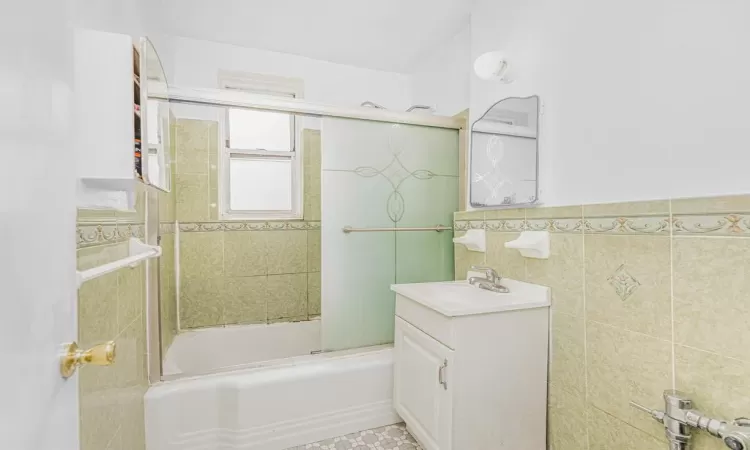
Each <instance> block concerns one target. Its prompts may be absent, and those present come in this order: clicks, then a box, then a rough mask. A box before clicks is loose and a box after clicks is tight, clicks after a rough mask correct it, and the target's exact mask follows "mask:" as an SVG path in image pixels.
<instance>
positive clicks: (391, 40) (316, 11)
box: [160, 0, 473, 73]
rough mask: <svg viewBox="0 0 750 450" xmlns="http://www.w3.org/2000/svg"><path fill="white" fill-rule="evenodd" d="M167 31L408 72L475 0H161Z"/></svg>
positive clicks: (459, 23) (460, 22)
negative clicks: (414, 62) (417, 58)
mask: <svg viewBox="0 0 750 450" xmlns="http://www.w3.org/2000/svg"><path fill="white" fill-rule="evenodd" d="M162 1H163V4H162V7H163V8H164V10H163V12H164V13H165V16H166V18H168V19H165V20H163V21H162V23H161V24H160V25H161V27H162V28H163V30H164V31H165V32H166V33H168V34H173V35H178V36H184V37H189V38H194V39H202V40H209V41H217V42H224V43H228V44H234V45H239V46H243V47H252V48H258V49H264V50H272V51H276V52H282V53H291V54H294V55H300V56H306V57H309V58H314V59H320V60H324V61H330V62H335V63H340V64H347V65H352V66H356V67H364V68H370V69H378V70H386V71H392V72H400V73H409V72H410V68H411V66H410V63H411V62H412V61H413V60H414V59H415V57H417V56H418V55H420V54H421V53H423V52H427V51H429V50H430V49H431V48H432V47H433V46H435V45H437V44H440V43H442V42H444V41H445V40H447V39H449V38H450V37H452V36H454V35H455V34H457V33H458V32H459V31H461V30H462V29H463V28H464V27H465V26H467V25H468V23H469V11H470V9H471V5H472V3H473V0H273V1H272V0H162Z"/></svg>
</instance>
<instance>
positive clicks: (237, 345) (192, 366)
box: [164, 319, 321, 377]
mask: <svg viewBox="0 0 750 450" xmlns="http://www.w3.org/2000/svg"><path fill="white" fill-rule="evenodd" d="M320 342H321V341H320V319H314V320H308V321H304V322H283V323H274V324H269V325H266V324H259V325H236V326H228V327H217V328H205V329H199V330H194V331H187V332H183V333H180V334H178V335H177V337H175V340H174V342H173V343H172V345H171V346H170V347H169V350H168V351H167V356H166V358H165V359H164V375H166V376H168V377H173V376H174V375H180V374H187V375H200V374H207V373H213V372H216V371H217V370H221V369H226V368H231V367H241V366H245V367H247V366H248V365H252V364H253V363H259V362H263V361H271V360H277V359H284V358H290V357H293V356H303V355H309V354H310V353H312V352H316V351H318V350H320Z"/></svg>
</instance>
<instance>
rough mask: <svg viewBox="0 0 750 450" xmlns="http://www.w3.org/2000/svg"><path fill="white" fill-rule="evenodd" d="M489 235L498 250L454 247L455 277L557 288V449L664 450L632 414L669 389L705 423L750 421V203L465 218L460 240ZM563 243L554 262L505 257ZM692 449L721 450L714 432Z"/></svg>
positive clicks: (552, 429)
mask: <svg viewBox="0 0 750 450" xmlns="http://www.w3.org/2000/svg"><path fill="white" fill-rule="evenodd" d="M471 228H484V229H485V230H487V253H486V254H484V253H475V252H468V251H467V250H466V248H465V247H463V246H459V245H457V246H456V248H455V259H456V277H457V278H465V275H466V271H467V269H468V268H469V266H470V265H472V264H486V265H489V266H492V267H493V268H495V269H496V270H497V271H498V272H499V273H500V274H501V275H503V276H505V277H509V278H515V279H519V280H524V281H529V282H533V283H539V284H544V285H547V286H550V287H551V288H552V296H553V303H552V312H551V314H552V320H551V335H552V345H551V349H550V355H551V356H550V376H549V430H548V431H549V441H548V442H549V447H550V448H551V449H554V450H582V449H590V450H595V449H596V450H598V449H609V448H621V449H630V450H651V449H653V450H659V449H663V448H666V447H665V446H666V440H665V438H664V431H663V428H662V427H661V426H660V425H659V424H657V423H656V422H654V421H653V419H651V418H650V417H648V416H647V415H645V414H643V413H640V412H638V411H637V410H635V409H633V408H631V407H630V406H629V405H628V402H629V401H631V400H633V401H636V402H638V403H641V404H644V405H648V406H650V407H653V408H659V409H661V408H663V401H662V398H661V394H662V391H663V390H665V389H672V388H676V389H680V390H682V391H685V392H687V393H689V394H690V395H691V396H692V398H693V399H694V401H695V404H696V406H697V407H698V408H699V409H701V410H702V411H704V412H706V413H707V414H710V415H714V416H716V417H721V418H725V419H732V418H735V417H739V416H747V415H748V414H750V396H748V395H747V393H748V392H750V351H749V350H748V349H750V332H749V331H748V325H747V324H748V323H750V301H748V299H750V196H732V197H719V198H698V199H679V200H671V201H669V200H665V201H652V202H637V203H620V204H606V205H583V206H574V207H560V208H544V207H540V208H533V209H515V210H487V211H471V212H460V213H456V215H455V229H456V235H457V236H460V235H461V234H462V233H464V232H465V231H466V230H467V229H471ZM523 230H547V231H549V232H550V233H551V256H550V258H549V259H548V260H536V259H526V258H523V257H521V256H520V254H519V253H518V251H516V250H510V249H506V248H505V247H504V245H503V244H504V243H505V242H507V241H509V240H513V239H515V238H516V237H517V236H518V233H519V232H520V231H523ZM693 448H694V450H719V449H721V448H724V446H723V444H722V443H721V441H720V440H718V439H715V438H712V437H710V436H708V435H706V434H704V433H698V434H696V436H695V439H694V447H693Z"/></svg>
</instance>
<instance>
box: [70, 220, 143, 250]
mask: <svg viewBox="0 0 750 450" xmlns="http://www.w3.org/2000/svg"><path fill="white" fill-rule="evenodd" d="M145 236H146V232H145V226H144V224H142V223H125V224H116V223H100V224H93V223H79V224H78V226H77V227H76V248H85V247H93V246H95V245H104V244H117V243H119V242H124V241H126V240H128V239H130V238H131V237H137V238H139V239H143V238H144V237H145Z"/></svg>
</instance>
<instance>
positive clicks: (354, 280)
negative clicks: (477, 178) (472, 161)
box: [322, 118, 458, 350]
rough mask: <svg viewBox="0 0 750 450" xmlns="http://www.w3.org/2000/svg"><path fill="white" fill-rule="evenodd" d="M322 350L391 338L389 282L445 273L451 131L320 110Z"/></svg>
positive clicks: (453, 180) (453, 163)
mask: <svg viewBox="0 0 750 450" xmlns="http://www.w3.org/2000/svg"><path fill="white" fill-rule="evenodd" d="M322 151H323V155H322V217H323V223H324V224H325V226H324V227H323V230H322V262H323V263H322V267H323V273H322V326H323V328H322V338H323V349H324V350H339V349H345V348H355V347H362V346H368V345H376V344H386V343H390V342H393V325H394V304H395V295H394V293H393V292H392V291H391V290H390V285H391V284H393V283H410V282H422V281H447V280H451V279H453V245H452V240H451V239H452V232H450V231H443V232H440V233H438V232H436V231H374V232H352V233H344V232H343V231H342V229H343V228H344V227H354V228H362V229H368V228H386V229H388V228H392V229H398V228H410V227H435V226H437V225H443V226H450V224H451V223H452V215H453V212H454V211H456V209H457V208H458V132H457V131H456V130H445V129H439V128H428V127H419V126H411V125H397V124H389V123H380V122H367V121H360V120H349V119H334V118H327V119H324V120H323V128H322Z"/></svg>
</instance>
